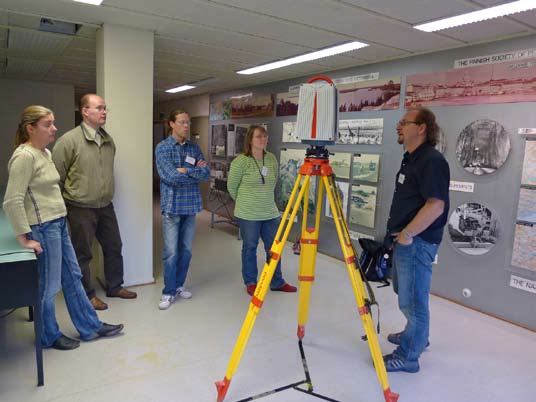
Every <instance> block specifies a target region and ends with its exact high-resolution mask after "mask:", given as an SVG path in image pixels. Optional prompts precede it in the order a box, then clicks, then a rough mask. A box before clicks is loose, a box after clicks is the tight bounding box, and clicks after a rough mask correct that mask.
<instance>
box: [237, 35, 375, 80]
mask: <svg viewBox="0 0 536 402" xmlns="http://www.w3.org/2000/svg"><path fill="white" fill-rule="evenodd" d="M365 46H368V45H367V44H366V43H361V42H350V43H345V44H343V45H338V46H334V47H330V48H327V49H322V50H318V51H316V52H311V53H306V54H302V55H301V56H295V57H291V58H289V59H285V60H280V61H274V62H273V63H268V64H263V65H261V66H257V67H252V68H248V69H245V70H240V71H237V73H238V74H257V73H262V72H263V71H268V70H275V69H276V68H281V67H286V66H290V65H291V64H298V63H305V62H306V61H311V60H316V59H322V58H324V57H329V56H334V55H336V54H340V53H346V52H350V51H352V50H356V49H361V48H362V47H365Z"/></svg>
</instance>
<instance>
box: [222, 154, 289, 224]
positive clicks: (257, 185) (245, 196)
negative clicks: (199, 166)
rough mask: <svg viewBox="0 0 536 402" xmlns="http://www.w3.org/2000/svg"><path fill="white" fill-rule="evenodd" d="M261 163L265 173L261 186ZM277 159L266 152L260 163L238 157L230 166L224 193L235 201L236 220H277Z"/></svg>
mask: <svg viewBox="0 0 536 402" xmlns="http://www.w3.org/2000/svg"><path fill="white" fill-rule="evenodd" d="M263 163H264V166H265V168H266V169H267V174H266V176H265V177H264V182H265V184H262V177H261V172H262V168H263ZM278 173H279V171H278V165H277V159H276V158H275V156H274V154H272V153H270V152H267V153H266V154H265V155H264V162H263V160H262V159H261V160H257V161H256V160H255V159H254V158H253V157H252V156H245V155H243V154H241V155H239V156H238V157H237V158H236V159H235V160H233V162H232V163H231V169H230V170H229V177H228V179H227V189H228V190H229V194H230V195H231V197H233V199H234V200H235V212H234V214H235V216H236V217H237V218H240V219H245V220H248V221H266V220H269V219H274V218H277V217H278V216H279V211H278V210H277V206H276V205H275V200H274V190H275V184H276V182H277V176H278Z"/></svg>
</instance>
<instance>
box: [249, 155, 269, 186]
mask: <svg viewBox="0 0 536 402" xmlns="http://www.w3.org/2000/svg"><path fill="white" fill-rule="evenodd" d="M251 157H252V158H253V160H254V161H255V166H257V170H258V171H259V175H260V176H261V181H262V184H266V180H264V176H263V174H262V172H261V168H260V167H259V164H258V163H257V159H255V157H254V156H253V155H251ZM262 168H263V170H264V152H263V153H262Z"/></svg>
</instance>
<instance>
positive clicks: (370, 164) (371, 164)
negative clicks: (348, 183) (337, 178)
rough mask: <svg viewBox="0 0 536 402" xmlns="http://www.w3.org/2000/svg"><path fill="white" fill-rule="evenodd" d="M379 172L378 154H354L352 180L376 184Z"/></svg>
mask: <svg viewBox="0 0 536 402" xmlns="http://www.w3.org/2000/svg"><path fill="white" fill-rule="evenodd" d="M379 171H380V155H379V154H354V160H353V162H352V180H360V181H370V182H372V183H377V182H378V174H379Z"/></svg>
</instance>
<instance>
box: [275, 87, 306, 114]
mask: <svg viewBox="0 0 536 402" xmlns="http://www.w3.org/2000/svg"><path fill="white" fill-rule="evenodd" d="M299 97H300V92H299V91H296V92H284V93H280V94H277V95H276V103H275V115H276V116H296V115H297V114H298V98H299Z"/></svg>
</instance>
